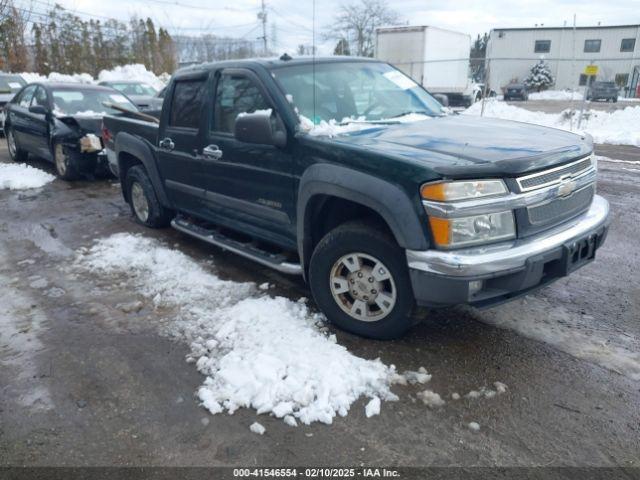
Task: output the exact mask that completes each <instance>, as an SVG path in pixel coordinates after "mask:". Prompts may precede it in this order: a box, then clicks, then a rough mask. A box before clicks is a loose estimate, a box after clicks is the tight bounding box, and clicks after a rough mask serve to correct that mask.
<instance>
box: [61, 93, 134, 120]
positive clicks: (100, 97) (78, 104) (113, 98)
mask: <svg viewBox="0 0 640 480" xmlns="http://www.w3.org/2000/svg"><path fill="white" fill-rule="evenodd" d="M52 96H53V113H54V114H56V115H58V116H65V115H80V116H87V117H89V116H101V115H105V114H107V113H118V110H116V109H114V108H109V107H106V106H105V105H104V104H105V103H108V104H109V103H110V104H114V105H117V106H119V107H122V108H126V109H127V110H132V111H134V112H135V111H137V110H138V109H137V108H136V106H135V105H134V104H133V103H131V101H129V99H128V98H127V97H125V96H124V95H122V94H120V93H118V92H114V91H109V90H67V89H65V90H53V92H52Z"/></svg>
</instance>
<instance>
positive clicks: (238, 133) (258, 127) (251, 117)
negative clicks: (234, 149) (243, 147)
mask: <svg viewBox="0 0 640 480" xmlns="http://www.w3.org/2000/svg"><path fill="white" fill-rule="evenodd" d="M234 135H235V138H236V140H238V141H240V142H245V143H259V144H262V145H274V146H276V147H284V146H285V145H286V144H287V135H286V133H285V132H274V131H273V127H272V123H271V116H270V115H269V114H267V113H266V112H265V113H263V112H258V113H243V114H240V115H238V117H237V118H236V125H235V131H234Z"/></svg>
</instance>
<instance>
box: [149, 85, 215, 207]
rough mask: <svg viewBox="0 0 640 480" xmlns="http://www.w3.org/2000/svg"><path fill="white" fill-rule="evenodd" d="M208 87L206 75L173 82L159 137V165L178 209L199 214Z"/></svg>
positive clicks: (201, 195)
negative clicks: (169, 102) (199, 149)
mask: <svg viewBox="0 0 640 480" xmlns="http://www.w3.org/2000/svg"><path fill="white" fill-rule="evenodd" d="M206 91H207V77H206V75H199V76H196V77H193V78H191V77H187V78H184V77H183V78H181V79H180V80H177V81H176V82H174V85H173V93H172V95H170V98H172V102H171V106H170V110H169V112H168V113H167V112H164V113H163V115H165V116H166V118H163V122H164V125H166V126H165V127H164V129H161V130H160V132H161V134H160V135H159V138H158V167H159V169H160V175H161V177H162V178H163V180H164V184H165V190H166V192H167V195H168V196H169V198H170V200H171V201H172V202H173V204H174V205H175V207H176V208H177V209H178V210H181V211H185V212H189V213H192V214H194V215H198V214H199V213H200V212H201V210H202V202H203V199H204V190H203V189H202V187H201V179H200V175H201V173H202V170H201V165H202V163H201V159H200V157H199V155H198V148H197V147H198V145H199V144H200V143H201V136H200V135H201V134H200V132H201V130H202V125H203V118H204V117H203V112H204V104H205V99H206Z"/></svg>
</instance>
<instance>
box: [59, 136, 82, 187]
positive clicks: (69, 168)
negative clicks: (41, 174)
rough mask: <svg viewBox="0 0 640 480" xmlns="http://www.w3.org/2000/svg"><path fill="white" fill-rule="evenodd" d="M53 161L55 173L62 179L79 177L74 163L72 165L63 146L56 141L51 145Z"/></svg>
mask: <svg viewBox="0 0 640 480" xmlns="http://www.w3.org/2000/svg"><path fill="white" fill-rule="evenodd" d="M53 162H54V164H55V167H56V173H57V174H58V177H59V178H61V179H62V180H67V181H71V180H77V179H78V178H80V174H79V173H78V171H77V169H76V167H75V165H73V163H72V162H71V158H69V155H68V154H67V152H66V151H65V149H64V146H63V145H62V144H60V143H56V144H55V145H54V146H53Z"/></svg>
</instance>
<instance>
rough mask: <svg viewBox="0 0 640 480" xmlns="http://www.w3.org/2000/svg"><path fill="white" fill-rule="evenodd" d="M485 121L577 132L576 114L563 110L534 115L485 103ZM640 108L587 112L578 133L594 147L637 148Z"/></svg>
mask: <svg viewBox="0 0 640 480" xmlns="http://www.w3.org/2000/svg"><path fill="white" fill-rule="evenodd" d="M481 109H482V102H478V103H475V104H473V105H472V106H471V107H469V108H468V109H467V110H465V111H464V114H465V115H480V112H481ZM484 116H485V117H490V118H491V117H492V118H502V119H505V120H515V121H518V122H525V123H534V124H536V125H543V126H547V127H553V128H559V129H562V130H571V129H572V128H573V131H577V129H576V126H577V122H578V112H577V111H576V112H574V114H573V123H572V122H571V118H572V117H571V112H570V111H569V110H565V111H564V112H561V113H558V114H552V113H543V112H533V111H530V110H525V109H524V108H519V107H516V106H513V105H509V104H508V103H505V102H500V101H496V100H487V101H486V103H485V110H484ZM638 125H640V106H635V105H634V106H628V107H625V108H624V109H620V110H615V111H613V112H604V111H600V110H588V111H586V112H585V117H583V121H582V125H581V128H580V131H581V132H586V133H588V134H590V135H591V136H593V140H594V142H596V143H610V144H614V145H636V146H640V127H638Z"/></svg>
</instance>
